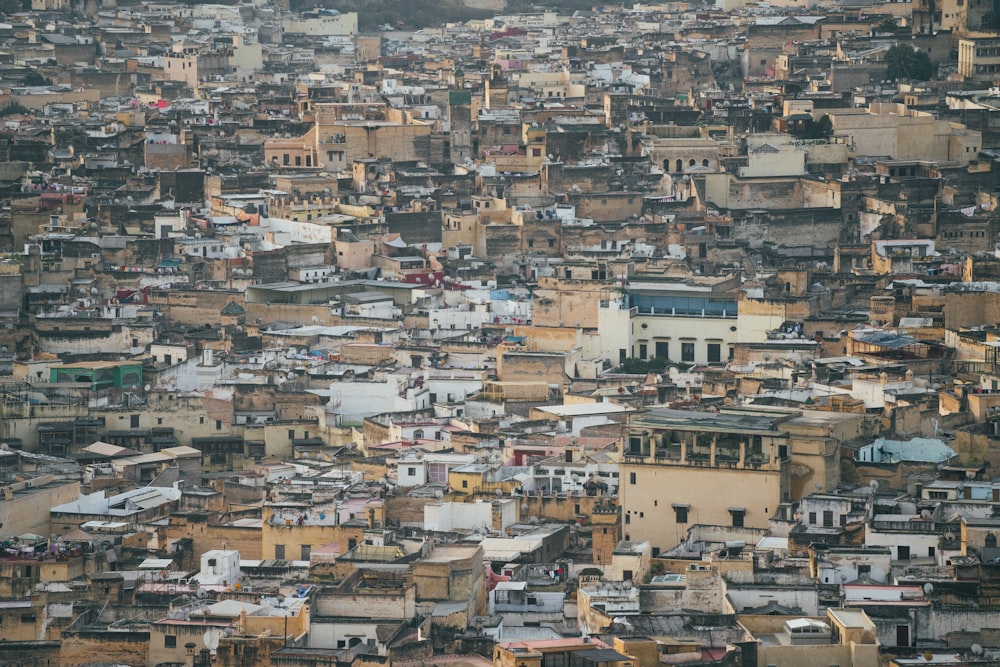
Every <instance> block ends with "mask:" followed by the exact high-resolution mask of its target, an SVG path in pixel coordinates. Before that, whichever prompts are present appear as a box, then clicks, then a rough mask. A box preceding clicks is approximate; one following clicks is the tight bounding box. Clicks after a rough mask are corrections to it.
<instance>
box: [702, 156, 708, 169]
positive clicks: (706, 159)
mask: <svg viewBox="0 0 1000 667" xmlns="http://www.w3.org/2000/svg"><path fill="white" fill-rule="evenodd" d="M701 166H703V167H707V166H708V158H705V159H704V160H702V161H701Z"/></svg>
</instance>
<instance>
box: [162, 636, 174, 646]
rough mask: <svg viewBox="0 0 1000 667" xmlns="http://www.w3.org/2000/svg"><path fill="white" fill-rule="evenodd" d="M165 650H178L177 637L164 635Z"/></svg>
mask: <svg viewBox="0 0 1000 667" xmlns="http://www.w3.org/2000/svg"><path fill="white" fill-rule="evenodd" d="M163 648H177V636H176V635H164V636H163Z"/></svg>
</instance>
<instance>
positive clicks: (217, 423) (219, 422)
mask: <svg viewBox="0 0 1000 667" xmlns="http://www.w3.org/2000/svg"><path fill="white" fill-rule="evenodd" d="M215 430H216V431H221V430H222V420H221V419H216V420H215Z"/></svg>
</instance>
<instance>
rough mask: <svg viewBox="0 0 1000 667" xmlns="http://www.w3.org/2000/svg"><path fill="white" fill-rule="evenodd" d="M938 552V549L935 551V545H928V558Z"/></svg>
mask: <svg viewBox="0 0 1000 667" xmlns="http://www.w3.org/2000/svg"><path fill="white" fill-rule="evenodd" d="M936 553H937V552H936V551H934V547H927V557H928V558H934V555H935V554H936Z"/></svg>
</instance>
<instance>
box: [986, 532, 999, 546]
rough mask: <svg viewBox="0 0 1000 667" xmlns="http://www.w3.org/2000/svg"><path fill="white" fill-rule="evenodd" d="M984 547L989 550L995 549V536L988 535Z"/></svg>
mask: <svg viewBox="0 0 1000 667" xmlns="http://www.w3.org/2000/svg"><path fill="white" fill-rule="evenodd" d="M986 546H987V547H989V548H991V549H996V548H997V536H996V535H994V534H993V533H989V534H988V535H987V536H986Z"/></svg>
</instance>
